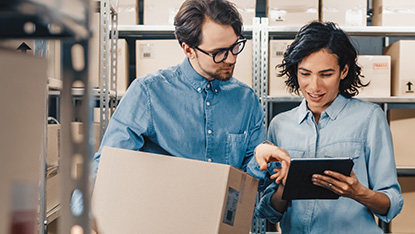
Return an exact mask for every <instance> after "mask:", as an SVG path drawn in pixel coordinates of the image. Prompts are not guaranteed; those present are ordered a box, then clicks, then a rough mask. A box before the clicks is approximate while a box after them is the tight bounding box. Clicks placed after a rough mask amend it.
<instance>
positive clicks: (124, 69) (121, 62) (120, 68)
mask: <svg viewBox="0 0 415 234" xmlns="http://www.w3.org/2000/svg"><path fill="white" fill-rule="evenodd" d="M117 43H118V48H117V50H118V52H117V53H118V54H117V56H118V60H117V95H123V94H124V93H125V91H126V90H127V87H128V84H129V72H128V67H129V59H128V45H127V41H126V40H125V39H118V42H117ZM110 53H111V50H110ZM108 74H109V75H111V67H109V69H108ZM109 77H111V76H109ZM109 85H110V86H111V84H110V83H109ZM110 88H111V87H110Z"/></svg>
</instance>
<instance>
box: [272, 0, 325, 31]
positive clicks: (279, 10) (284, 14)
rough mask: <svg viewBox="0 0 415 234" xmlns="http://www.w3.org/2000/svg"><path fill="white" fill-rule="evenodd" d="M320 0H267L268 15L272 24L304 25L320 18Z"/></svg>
mask: <svg viewBox="0 0 415 234" xmlns="http://www.w3.org/2000/svg"><path fill="white" fill-rule="evenodd" d="M318 2H319V1H318V0H291V1H286V0H267V1H266V4H267V6H266V7H267V8H266V11H267V17H268V19H269V22H268V23H269V25H271V26H274V25H275V26H303V25H304V24H307V23H309V22H310V21H313V20H318Z"/></svg>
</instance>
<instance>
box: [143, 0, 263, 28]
mask: <svg viewBox="0 0 415 234" xmlns="http://www.w3.org/2000/svg"><path fill="white" fill-rule="evenodd" d="M183 2H184V0H170V1H164V0H151V1H144V12H143V14H144V17H143V18H144V22H143V23H144V24H146V25H173V23H174V17H175V15H176V14H177V12H178V11H179V9H180V6H181V5H182V3H183ZM231 2H233V3H235V5H236V7H237V9H238V10H239V13H240V14H241V16H242V20H243V22H244V25H252V18H253V17H255V6H256V0H233V1H231Z"/></svg>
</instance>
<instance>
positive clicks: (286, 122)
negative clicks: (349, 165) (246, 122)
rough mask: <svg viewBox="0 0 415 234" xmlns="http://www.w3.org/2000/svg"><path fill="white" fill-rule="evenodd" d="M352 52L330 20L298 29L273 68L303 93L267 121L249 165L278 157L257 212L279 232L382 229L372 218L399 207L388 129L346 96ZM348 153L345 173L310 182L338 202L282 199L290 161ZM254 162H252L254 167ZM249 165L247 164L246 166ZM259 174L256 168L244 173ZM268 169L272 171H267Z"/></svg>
mask: <svg viewBox="0 0 415 234" xmlns="http://www.w3.org/2000/svg"><path fill="white" fill-rule="evenodd" d="M356 59H357V52H356V49H355V48H354V47H353V45H352V44H351V42H350V39H349V38H348V36H347V35H346V34H345V33H344V32H343V31H342V30H341V29H339V28H338V27H337V26H336V25H335V24H333V23H320V22H312V23H310V24H308V25H306V26H304V27H303V28H301V29H300V31H299V33H298V35H297V37H296V39H295V40H294V42H293V43H292V44H291V46H290V47H289V48H288V49H287V51H286V52H285V54H284V61H283V63H282V64H281V65H280V66H281V67H282V74H281V75H287V77H288V79H287V80H286V82H285V83H286V85H287V86H288V88H289V89H290V90H291V91H293V92H295V93H297V94H299V93H300V91H301V94H302V95H303V96H304V100H303V101H302V103H301V104H300V106H298V107H296V108H294V109H292V110H290V111H287V112H284V113H281V114H279V115H277V116H275V117H274V118H273V120H272V121H271V123H270V126H269V132H268V140H269V141H270V142H271V143H264V144H260V145H259V146H258V147H257V148H256V150H255V152H256V154H255V158H256V160H252V161H251V162H250V166H249V168H250V169H251V168H255V165H256V166H257V168H258V166H259V167H260V168H261V170H265V169H266V168H267V163H268V162H270V161H280V162H281V168H280V169H275V170H274V171H275V172H276V173H275V174H273V175H272V176H271V179H276V181H275V183H272V184H271V185H270V186H268V187H267V189H266V190H265V192H264V195H263V197H262V198H261V201H260V203H259V204H258V206H257V208H256V211H255V212H256V215H257V216H259V217H261V218H267V219H269V220H270V221H271V222H275V223H276V222H280V226H281V229H282V232H283V233H382V230H381V229H380V228H379V227H378V226H377V224H376V221H375V218H374V215H376V216H377V217H379V218H380V219H381V220H383V221H385V222H390V221H391V220H392V219H393V218H394V217H395V216H396V215H397V214H398V213H399V212H400V211H401V209H402V206H403V199H402V196H401V189H400V186H399V184H398V181H397V175H396V167H395V161H394V155H393V148H392V137H391V132H390V129H389V126H388V123H387V120H386V118H385V114H384V112H383V111H382V109H381V108H380V107H379V106H378V105H376V104H373V103H369V102H364V101H361V100H359V99H354V98H352V97H353V96H355V95H357V94H358V88H360V87H362V86H366V85H365V84H362V82H361V80H360V76H361V75H360V70H361V69H360V67H359V66H358V65H357V64H356ZM327 157H351V158H352V159H353V162H354V166H353V169H352V172H351V174H350V176H344V175H342V174H339V173H336V172H333V171H325V172H324V173H325V175H318V174H315V175H313V176H312V179H311V180H312V182H313V184H315V185H317V186H321V187H324V188H326V189H329V190H331V191H333V192H335V193H337V194H339V195H340V198H339V199H337V200H293V201H285V200H282V199H281V197H282V192H283V191H284V182H285V180H286V175H287V172H288V168H289V164H290V159H291V158H327ZM256 163H258V164H259V165H258V164H256ZM251 170H254V169H251ZM251 173H252V174H254V175H258V174H259V173H258V171H256V172H255V171H251ZM272 173H273V172H272Z"/></svg>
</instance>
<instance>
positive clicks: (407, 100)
mask: <svg viewBox="0 0 415 234" xmlns="http://www.w3.org/2000/svg"><path fill="white" fill-rule="evenodd" d="M356 98H357V99H360V100H364V101H368V102H373V103H388V104H415V97H395V96H394V97H361V98H360V97H356ZM302 100H303V97H301V96H292V97H274V96H268V97H267V101H268V102H301V101H302Z"/></svg>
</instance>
